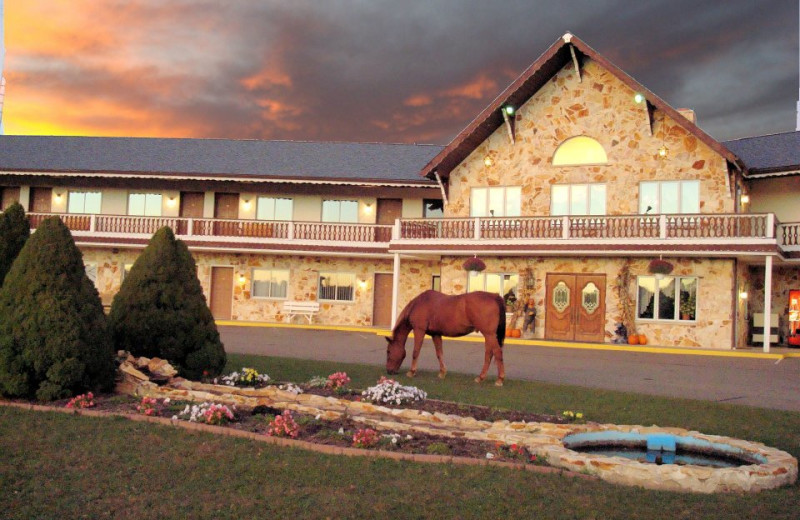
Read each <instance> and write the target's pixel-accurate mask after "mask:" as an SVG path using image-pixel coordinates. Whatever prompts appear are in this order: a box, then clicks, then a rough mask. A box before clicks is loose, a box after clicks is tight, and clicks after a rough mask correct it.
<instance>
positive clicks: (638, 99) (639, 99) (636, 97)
mask: <svg viewBox="0 0 800 520" xmlns="http://www.w3.org/2000/svg"><path fill="white" fill-rule="evenodd" d="M633 100H634V101H635V102H636V104H640V103H641V102H642V101H644V96H643V95H642V94H640V93H638V92H637V93H636V94H635V95H634V96H633Z"/></svg>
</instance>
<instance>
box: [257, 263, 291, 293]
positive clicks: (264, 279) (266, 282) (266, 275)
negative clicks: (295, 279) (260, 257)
mask: <svg viewBox="0 0 800 520" xmlns="http://www.w3.org/2000/svg"><path fill="white" fill-rule="evenodd" d="M288 288H289V271H288V270H286V269H253V287H252V292H251V294H252V296H253V298H280V299H285V298H286V294H287V291H288Z"/></svg>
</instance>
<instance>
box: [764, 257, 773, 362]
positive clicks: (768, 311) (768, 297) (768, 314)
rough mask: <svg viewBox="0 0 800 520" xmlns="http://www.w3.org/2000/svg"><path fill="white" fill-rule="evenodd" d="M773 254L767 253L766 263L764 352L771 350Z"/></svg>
mask: <svg viewBox="0 0 800 520" xmlns="http://www.w3.org/2000/svg"><path fill="white" fill-rule="evenodd" d="M771 318H772V256H771V255H767V258H766V262H765V264H764V352H769V337H770V329H771V328H772V319H771Z"/></svg>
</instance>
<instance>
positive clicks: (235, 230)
mask: <svg viewBox="0 0 800 520" xmlns="http://www.w3.org/2000/svg"><path fill="white" fill-rule="evenodd" d="M52 216H58V217H60V218H61V220H62V221H63V222H64V223H65V224H66V225H67V227H68V228H69V229H70V231H73V232H88V233H97V234H100V235H111V236H122V235H152V234H153V233H155V232H156V231H158V230H159V229H160V228H162V227H164V226H169V227H170V228H172V230H173V231H174V232H175V234H176V235H179V236H182V237H188V238H204V239H208V238H226V239H227V238H242V239H245V240H247V241H252V240H255V239H264V240H269V239H283V240H305V241H322V242H361V243H365V242H375V243H388V242H389V241H390V240H391V238H392V226H387V225H376V224H338V223H329V222H286V221H264V220H227V219H204V218H180V217H137V216H129V215H75V214H56V213H29V214H28V217H29V218H30V221H31V228H32V229H35V228H36V227H38V225H39V223H40V222H41V221H42V220H44V219H45V218H47V217H52Z"/></svg>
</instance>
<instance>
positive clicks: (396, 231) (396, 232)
mask: <svg viewBox="0 0 800 520" xmlns="http://www.w3.org/2000/svg"><path fill="white" fill-rule="evenodd" d="M392 240H400V219H399V218H396V219H394V226H392Z"/></svg>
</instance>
